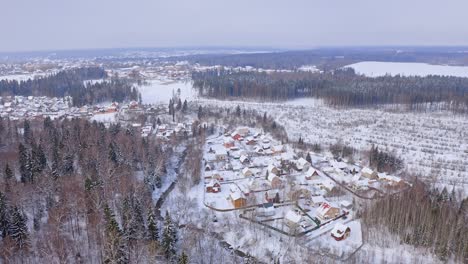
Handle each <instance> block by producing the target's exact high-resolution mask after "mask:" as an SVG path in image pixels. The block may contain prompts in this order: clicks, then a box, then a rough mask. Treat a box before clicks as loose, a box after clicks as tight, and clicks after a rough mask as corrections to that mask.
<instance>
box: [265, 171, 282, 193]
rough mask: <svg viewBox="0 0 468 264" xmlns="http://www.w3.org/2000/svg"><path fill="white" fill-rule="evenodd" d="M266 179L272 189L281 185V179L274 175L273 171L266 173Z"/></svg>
mask: <svg viewBox="0 0 468 264" xmlns="http://www.w3.org/2000/svg"><path fill="white" fill-rule="evenodd" d="M268 181H269V182H270V184H271V188H273V189H278V188H280V187H281V186H282V185H283V181H282V180H281V179H280V177H278V176H276V175H275V174H273V173H271V174H270V175H268Z"/></svg>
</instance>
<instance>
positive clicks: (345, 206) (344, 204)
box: [340, 200, 353, 210]
mask: <svg viewBox="0 0 468 264" xmlns="http://www.w3.org/2000/svg"><path fill="white" fill-rule="evenodd" d="M340 207H341V209H348V210H349V209H351V208H353V203H351V202H350V201H346V200H344V201H341V203H340Z"/></svg>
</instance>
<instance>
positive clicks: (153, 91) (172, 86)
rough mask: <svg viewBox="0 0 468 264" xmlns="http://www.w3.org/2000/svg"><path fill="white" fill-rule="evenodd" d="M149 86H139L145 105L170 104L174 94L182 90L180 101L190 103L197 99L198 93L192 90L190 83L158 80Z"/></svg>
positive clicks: (151, 82) (151, 81)
mask: <svg viewBox="0 0 468 264" xmlns="http://www.w3.org/2000/svg"><path fill="white" fill-rule="evenodd" d="M148 82H149V84H148V85H140V86H138V90H139V91H140V93H141V100H142V102H143V104H161V103H164V104H166V103H169V100H170V99H171V98H172V97H173V95H174V94H177V93H178V91H179V89H180V99H181V100H182V101H183V100H185V99H187V101H190V100H192V99H194V98H196V97H197V92H196V91H195V90H194V89H192V84H191V83H190V82H161V81H158V80H150V81H148Z"/></svg>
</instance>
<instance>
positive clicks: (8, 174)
mask: <svg viewBox="0 0 468 264" xmlns="http://www.w3.org/2000/svg"><path fill="white" fill-rule="evenodd" d="M4 176H5V180H6V181H9V180H10V179H12V178H13V171H12V170H11V169H10V166H9V165H8V163H7V164H6V165H5V172H4Z"/></svg>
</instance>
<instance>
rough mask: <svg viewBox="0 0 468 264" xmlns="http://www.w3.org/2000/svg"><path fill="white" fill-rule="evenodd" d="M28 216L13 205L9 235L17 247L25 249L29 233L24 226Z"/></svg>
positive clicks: (27, 244)
mask: <svg viewBox="0 0 468 264" xmlns="http://www.w3.org/2000/svg"><path fill="white" fill-rule="evenodd" d="M27 220H28V218H27V217H26V215H25V214H24V213H23V212H21V210H20V209H19V208H18V207H17V206H15V207H14V208H13V211H12V213H11V220H10V228H9V232H8V233H9V235H10V236H11V238H12V239H13V240H14V241H15V244H16V247H17V248H18V249H26V248H27V247H28V246H29V233H28V227H27V226H26V222H27Z"/></svg>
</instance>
